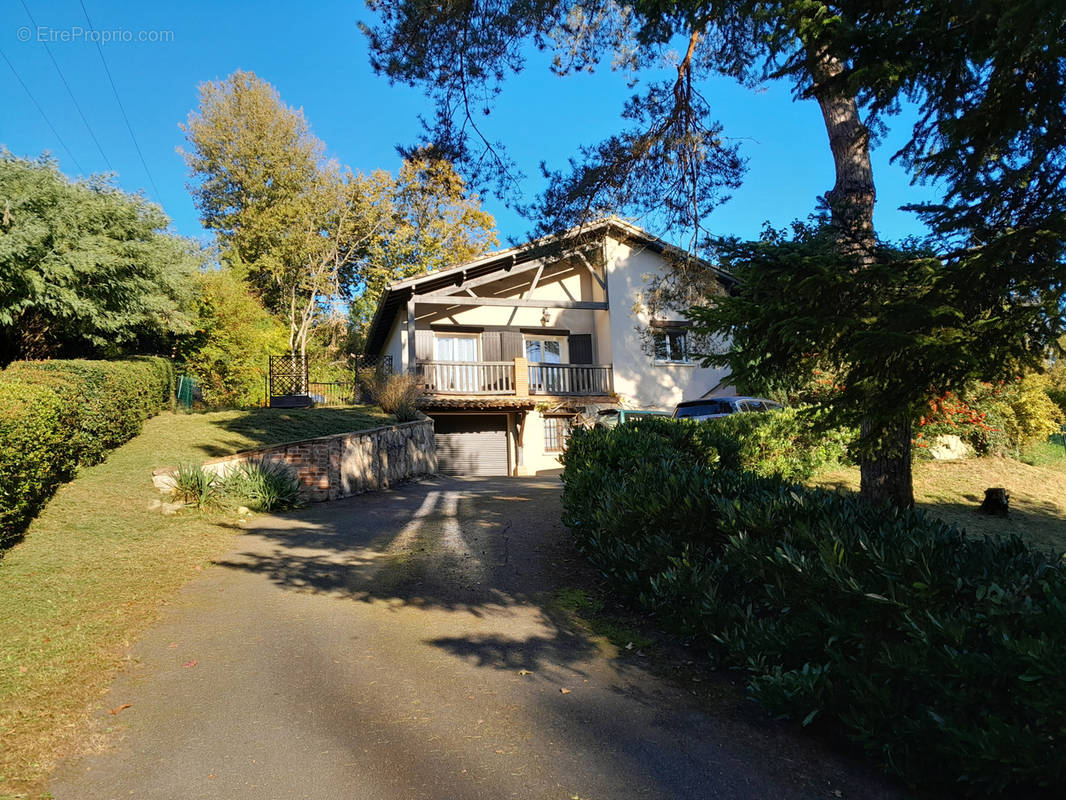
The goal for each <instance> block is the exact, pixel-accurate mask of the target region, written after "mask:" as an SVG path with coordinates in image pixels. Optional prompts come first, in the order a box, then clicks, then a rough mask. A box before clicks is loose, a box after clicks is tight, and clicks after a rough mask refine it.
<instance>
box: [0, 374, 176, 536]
mask: <svg viewBox="0 0 1066 800" xmlns="http://www.w3.org/2000/svg"><path fill="white" fill-rule="evenodd" d="M172 387H173V369H172V367H171V365H170V362H169V361H167V360H166V359H164V358H137V359H131V360H128V361H82V360H71V361H19V362H15V363H13V364H11V365H10V366H8V368H7V369H5V370H4V371H3V372H0V548H3V547H6V546H9V545H10V544H12V543H13V542H14V541H15V540H17V539H18V537H19V536H21V535H22V533H23V532H24V531H25V529H26V526H27V525H28V524H29V522H30V520H32V519H33V517H34V516H36V514H37V512H38V511H39V510H40V509H41V507H42V506H43V505H44V504H45V503H46V502H47V501H48V499H49V498H50V497H51V496H52V494H53V493H54V492H55V490H56V488H57V487H58V486H59V484H61V483H62V482H63V481H66V480H69V479H70V478H71V477H73V475H74V473H75V471H76V470H77V468H78V467H79V466H82V465H89V464H96V463H99V462H100V461H102V460H103V459H104V457H105V455H106V453H107V451H108V450H110V449H112V448H114V447H117V446H118V445H120V444H122V443H123V442H126V441H128V440H129V439H131V438H133V437H134V436H136V435H137V434H138V433H140V430H141V426H142V425H143V424H144V421H145V420H146V419H147V418H148V417H150V416H152V415H154V414H156V413H158V412H159V411H161V410H162V409H164V408H167V407H169V404H170V402H171V400H170V398H171V392H172Z"/></svg>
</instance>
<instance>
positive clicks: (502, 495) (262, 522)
mask: <svg viewBox="0 0 1066 800" xmlns="http://www.w3.org/2000/svg"><path fill="white" fill-rule="evenodd" d="M575 558H576V556H575V555H574V554H573V553H572V552H571V550H570V548H569V545H568V544H567V541H566V537H565V532H564V530H563V529H562V527H561V525H560V523H559V481H558V479H557V478H529V479H482V480H473V479H472V480H459V479H436V480H433V481H427V482H424V483H419V484H412V485H408V486H404V487H401V488H399V489H398V490H395V491H389V492H382V493H379V494H374V495H364V496H362V497H356V498H352V499H348V500H343V501H338V502H334V503H327V504H322V505H318V506H315V507H313V508H310V509H305V510H303V511H299V512H295V513H293V514H289V515H280V516H270V517H261V518H258V519H257V520H256V521H255V522H254V524H253V525H250V526H249V528H248V530H247V532H245V533H244V534H243V535H241V536H239V537H237V538H236V539H235V549H234V550H233V551H232V552H231V553H229V554H228V555H227V556H226V557H225V558H224V559H222V560H221V561H220V562H219V563H218V564H216V565H214V566H211V567H209V568H208V569H206V570H205V571H204V575H203V577H201V578H198V579H197V580H195V581H194V582H192V583H191V584H190V585H188V586H187V587H186V588H185V589H184V590H183V591H182V592H181V594H180V595H179V597H178V598H177V599H176V600H175V601H174V602H173V603H172V604H171V607H170V608H169V609H168V610H167V613H166V614H165V616H164V619H163V621H162V622H161V623H160V624H158V625H157V626H156V627H154V628H153V629H152V630H151V631H150V632H149V634H148V635H147V636H146V637H145V638H144V639H143V640H142V641H141V642H139V643H138V644H136V645H135V646H134V648H133V651H132V661H131V666H130V667H129V668H128V669H126V670H125V671H124V672H123V673H122V674H121V675H120V676H119V678H118V679H117V681H116V682H115V684H114V686H113V687H112V689H111V691H110V694H109V695H108V696H107V697H106V698H104V700H103V702H102V708H101V712H100V713H99V715H98V717H97V724H98V728H99V732H100V736H99V742H100V746H99V747H98V748H97V751H96V752H94V753H92V754H89V755H86V756H83V757H81V758H79V759H76V760H71V761H69V762H67V763H65V764H63V765H62V766H61V768H60V769H59V770H58V771H57V773H56V774H55V776H54V778H53V781H52V783H51V786H50V790H51V791H52V793H53V795H54V796H55V797H56V798H58V800H64V799H67V798H69V799H70V800H84V799H86V798H94V799H99V800H105V799H106V798H130V797H135V798H152V800H169V799H170V798H173V799H174V800H179V799H180V800H191V799H192V798H226V799H227V800H241V799H242V798H256V800H262V798H286V799H287V798H316V799H317V800H322V798H355V799H358V800H363V799H365V800H420V799H422V798H427V799H428V798H435V799H440V800H444V799H445V798H447V799H448V800H466V799H467V798H469V799H470V800H473V799H474V798H485V799H486V800H488V799H490V798H491V799H492V800H498V799H499V798H553V799H555V798H557V799H558V800H573V798H580V800H607V799H608V798H664V799H665V798H670V799H671V800H679V799H680V798H794V797H796V798H798V797H829V798H832V797H860V796H861V797H874V796H885V797H887V796H890V795H889V793H887V790H884V789H883V787H881V786H879V785H878V782H877V781H876V780H874V781H873V783H871V782H870V778H869V777H868V776H866V775H865V774H859V775H858V777H856V773H855V772H854V769H853V768H852V767H851V766H849V765H847V764H844V763H842V762H841V763H837V762H836V761H834V760H833V759H832V758H831V757H827V758H824V759H823V757H822V754H821V751H819V750H812V751H808V750H804V749H802V748H800V750H799V751H796V750H795V749H792V748H789V747H781V746H779V742H780V741H781V739H780V735H781V734H780V733H779V732H778V733H773V734H767V733H766V731H765V730H764V728H765V727H766V725H769V723H766V725H762V724H753V723H751V722H748V721H744V720H738V719H726V718H720V717H719V716H717V715H715V714H713V713H709V712H708V711H707V710H706V707H705V706H698V705H697V704H694V702H693V699H692V695H691V693H690V692H688V691H686V690H685V689H684V687H681V686H677V685H674V683H673V682H671V681H663V680H660V679H658V678H656V677H654V676H653V675H651V674H649V672H647V671H646V670H645V669H644V668H643V665H642V664H641V662H640V659H638V658H636V657H635V656H633V655H632V654H630V653H622V654H619V653H617V652H615V651H614V650H613V648H611V647H610V646H609V645H606V644H605V643H603V642H600V641H598V640H597V639H595V638H594V637H590V636H588V635H586V634H583V633H582V632H581V631H580V630H573V629H571V627H570V626H569V625H568V624H567V623H566V621H565V620H563V619H560V618H559V617H558V615H557V614H555V613H553V612H552V611H551V610H550V606H549V605H546V603H545V600H546V599H547V598H549V597H550V596H551V594H552V592H553V591H554V590H555V589H556V588H558V587H559V585H560V582H561V581H564V580H565V577H566V575H568V574H569V573H570V571H571V567H572V562H573V559H575ZM126 704H129V705H128V707H123V706H125V705H126ZM701 708H702V709H703V710H701ZM110 711H117V713H115V714H112V713H110ZM771 728H772V726H771ZM774 730H776V729H774ZM789 735H790V734H789ZM811 753H814V754H815V755H813V756H812V755H811ZM815 762H817V763H815ZM860 773H861V770H860ZM882 792H884V794H882Z"/></svg>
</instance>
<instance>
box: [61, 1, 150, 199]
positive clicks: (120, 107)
mask: <svg viewBox="0 0 1066 800" xmlns="http://www.w3.org/2000/svg"><path fill="white" fill-rule="evenodd" d="M78 2H79V3H81V10H82V13H83V14H85V22H86V24H87V25H88V26H89V32H90V33H92V34H93V37H92V38H93V41H94V42H95V43H96V52H97V53H99V54H100V63H101V64H103V65H104V72H105V73H106V74H107V80H108V81H109V82H110V83H111V91H112V92H114V94H115V102H116V103H118V110H119V111H121V112H122V119H123V120H125V122H126V130H128V131H129V132H130V139H132V140H133V147H134V149H135V150H136V151H137V155H138V157H140V159H141V166H142V167H144V172H145V174H146V175H147V176H148V182H149V183H150V184H152V191H154V192H155V196H156V199H157V200H160V193H159V187H158V186H156V185H155V178H153V177H152V171H151V170H150V169H148V162H147V161H145V160H144V153H142V152H141V146H140V144H139V143H138V142H137V136H136V134H134V132H133V126H132V125H130V118H129V116H128V115H127V114H126V107H125V106H123V105H122V98H121V97H119V96H118V87H117V86H115V79H114V78H112V77H111V70H110V69H108V67H107V59H106V58H104V49H103V48H102V47H100V37H99V36H97V35H96V30H95V29H94V28H93V23H92V20H91V19H89V11H88V9H86V8H85V0H78Z"/></svg>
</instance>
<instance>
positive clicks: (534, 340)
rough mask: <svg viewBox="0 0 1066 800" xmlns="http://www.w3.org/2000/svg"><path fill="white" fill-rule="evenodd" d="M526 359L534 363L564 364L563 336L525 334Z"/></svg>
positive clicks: (564, 338)
mask: <svg viewBox="0 0 1066 800" xmlns="http://www.w3.org/2000/svg"><path fill="white" fill-rule="evenodd" d="M525 340H526V359H528V360H529V361H530V362H532V363H535V364H565V363H567V361H566V356H567V347H566V337H565V336H526V337H525Z"/></svg>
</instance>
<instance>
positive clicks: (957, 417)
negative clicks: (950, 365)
mask: <svg viewBox="0 0 1066 800" xmlns="http://www.w3.org/2000/svg"><path fill="white" fill-rule="evenodd" d="M1046 385H1047V381H1046V379H1045V378H1044V377H1043V376H1040V375H1038V374H1035V373H1030V374H1028V375H1025V376H1023V377H1019V378H1016V379H1014V380H1009V381H999V382H997V383H980V382H979V383H975V384H972V385H971V386H968V387H966V389H965V390H964V391H963V392H962V393H961V394H960V395H957V396H956V395H954V394H952V393H947V394H945V395H944V396H942V397H939V398H937V399H935V400H932V401H930V403H929V410H928V411H927V412H926V413H925V414H924V415H923V416H922V417H921V419H920V420H919V426H918V433H917V435H916V443H917V444H918V445H919V448H920V449H921V448H923V447H925V446H928V445H929V444H931V440H932V439H934V438H935V437H936V436H939V435H941V434H954V435H956V436H959V437H960V438H961V439H962V440H963V441H965V442H967V443H968V444H969V445H970V446H971V447H973V448H974V450H975V451H976V452H977V453H978V454H980V455H989V454H993V455H1007V456H1017V455H1018V453H1019V452H1020V451H1021V450H1022V449H1023V448H1025V447H1027V446H1029V445H1032V444H1036V443H1039V442H1043V441H1045V440H1046V439H1047V438H1048V437H1049V436H1050V435H1051V434H1053V433H1057V432H1058V431H1059V429H1060V427H1061V425H1062V423H1063V421H1064V420H1066V416H1064V414H1063V412H1062V410H1061V409H1060V408H1059V407H1058V406H1057V405H1056V404H1055V403H1054V402H1053V401H1052V400H1051V398H1050V397H1049V396H1048V394H1047V392H1046V390H1045V387H1046Z"/></svg>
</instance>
